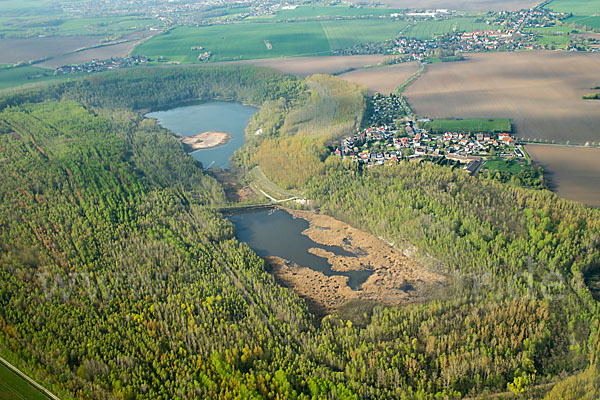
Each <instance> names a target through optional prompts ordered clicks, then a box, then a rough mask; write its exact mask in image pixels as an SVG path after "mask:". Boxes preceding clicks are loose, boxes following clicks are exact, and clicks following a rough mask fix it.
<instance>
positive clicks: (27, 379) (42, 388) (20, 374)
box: [0, 357, 60, 400]
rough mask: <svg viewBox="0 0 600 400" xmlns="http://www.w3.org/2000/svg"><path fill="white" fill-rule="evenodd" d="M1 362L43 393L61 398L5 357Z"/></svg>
mask: <svg viewBox="0 0 600 400" xmlns="http://www.w3.org/2000/svg"><path fill="white" fill-rule="evenodd" d="M0 363H2V364H3V365H4V366H5V367H6V368H8V369H10V370H11V371H12V372H14V373H15V374H17V375H18V376H19V377H21V378H22V379H24V380H26V381H27V383H29V384H31V385H32V386H33V387H34V388H36V389H37V390H39V391H40V392H42V394H44V395H45V396H46V397H48V398H50V399H52V400H60V398H58V397H57V396H56V395H54V394H53V393H52V392H51V391H49V390H48V389H46V388H45V387H43V386H42V385H40V384H39V383H37V382H36V381H34V380H33V379H31V378H30V377H29V376H27V375H26V374H25V373H24V372H23V371H21V370H20V369H18V368H17V367H15V366H14V365H12V364H11V363H9V362H8V361H6V360H5V359H4V358H2V357H0Z"/></svg>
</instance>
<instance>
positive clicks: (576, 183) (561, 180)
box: [525, 144, 600, 207]
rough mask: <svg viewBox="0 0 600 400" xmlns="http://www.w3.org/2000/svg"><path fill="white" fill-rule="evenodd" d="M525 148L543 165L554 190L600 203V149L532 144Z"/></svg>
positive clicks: (575, 197)
mask: <svg viewBox="0 0 600 400" xmlns="http://www.w3.org/2000/svg"><path fill="white" fill-rule="evenodd" d="M525 149H526V150H527V152H528V153H529V155H530V156H531V157H532V158H533V160H534V161H536V162H537V163H539V164H540V165H541V166H542V167H543V168H544V176H545V177H546V178H547V179H548V183H549V186H550V189H551V190H552V191H554V192H556V194H558V195H559V196H561V197H564V198H566V199H569V200H575V201H579V202H581V203H584V204H588V205H590V206H593V207H600V149H598V148H585V147H566V146H545V145H531V144H528V145H527V146H525Z"/></svg>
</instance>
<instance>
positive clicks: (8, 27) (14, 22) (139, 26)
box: [0, 16, 163, 38]
mask: <svg viewBox="0 0 600 400" xmlns="http://www.w3.org/2000/svg"><path fill="white" fill-rule="evenodd" d="M162 26H163V23H162V22H160V21H157V20H155V19H151V18H140V17H107V18H73V17H71V16H58V17H55V18H47V17H44V16H40V17H39V18H38V19H36V18H35V17H34V18H33V19H32V18H10V19H9V18H7V19H4V20H0V34H4V35H5V36H6V37H11V36H17V37H22V36H29V37H37V36H41V35H43V36H103V37H112V38H118V37H120V36H123V35H126V34H128V33H131V32H137V31H143V30H147V29H150V28H156V29H159V28H161V27H162Z"/></svg>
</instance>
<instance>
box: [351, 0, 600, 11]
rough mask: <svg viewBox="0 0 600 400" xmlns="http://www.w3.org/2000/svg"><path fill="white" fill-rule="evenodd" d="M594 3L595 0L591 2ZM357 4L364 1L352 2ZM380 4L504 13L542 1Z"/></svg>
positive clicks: (395, 0)
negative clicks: (504, 11) (503, 11)
mask: <svg viewBox="0 0 600 400" xmlns="http://www.w3.org/2000/svg"><path fill="white" fill-rule="evenodd" d="M566 1H568V0H566ZM591 1H594V0H591ZM351 2H353V3H355V4H361V3H364V0H351ZM379 3H381V4H384V5H386V6H388V7H394V8H400V9H416V8H419V9H438V8H445V9H451V10H461V11H502V10H521V9H523V8H531V7H534V6H535V5H537V4H539V3H541V1H540V0H420V1H419V2H418V3H416V2H415V1H414V0H380V1H379Z"/></svg>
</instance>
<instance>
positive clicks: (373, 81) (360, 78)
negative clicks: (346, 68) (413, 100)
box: [339, 62, 419, 95]
mask: <svg viewBox="0 0 600 400" xmlns="http://www.w3.org/2000/svg"><path fill="white" fill-rule="evenodd" d="M418 68H419V66H418V64H417V63H416V62H410V63H402V64H395V65H386V66H383V67H376V68H365V69H358V70H355V71H350V72H346V73H344V74H341V75H339V77H340V78H342V79H345V80H347V81H350V82H354V83H358V84H360V85H364V86H366V87H367V89H368V90H369V94H374V93H375V92H379V93H381V94H385V95H388V94H390V93H391V92H392V91H394V89H396V88H397V87H398V86H400V85H402V84H403V83H404V82H406V80H407V79H408V78H410V77H411V76H412V75H413V74H414V73H415V72H417V70H418Z"/></svg>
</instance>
